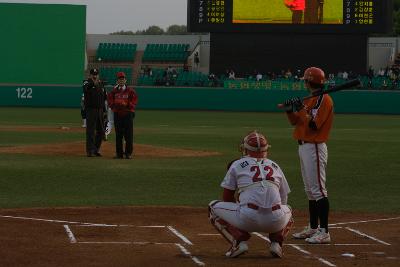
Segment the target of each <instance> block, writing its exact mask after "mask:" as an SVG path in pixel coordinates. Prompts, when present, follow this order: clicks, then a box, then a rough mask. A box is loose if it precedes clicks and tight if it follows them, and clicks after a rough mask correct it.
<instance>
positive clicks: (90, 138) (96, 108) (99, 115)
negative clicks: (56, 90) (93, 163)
mask: <svg viewBox="0 0 400 267" xmlns="http://www.w3.org/2000/svg"><path fill="white" fill-rule="evenodd" d="M98 74H99V73H98V70H97V69H91V70H90V78H89V79H87V80H85V81H84V82H83V93H84V99H85V100H84V101H85V113H86V124H87V126H86V153H87V156H88V157H94V156H97V157H100V156H101V154H100V146H101V142H102V140H103V138H104V120H103V113H104V108H105V100H106V97H107V96H106V92H105V90H104V87H103V84H102V83H101V81H100V80H99V79H98V78H97V75H98Z"/></svg>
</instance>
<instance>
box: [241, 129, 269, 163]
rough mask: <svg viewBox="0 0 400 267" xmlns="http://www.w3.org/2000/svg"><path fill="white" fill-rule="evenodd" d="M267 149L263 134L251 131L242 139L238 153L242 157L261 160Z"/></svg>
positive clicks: (267, 145)
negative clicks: (247, 156) (240, 153)
mask: <svg viewBox="0 0 400 267" xmlns="http://www.w3.org/2000/svg"><path fill="white" fill-rule="evenodd" d="M269 147H270V145H269V144H268V141H267V138H265V136H264V135H263V134H261V133H259V132H257V131H252V132H250V133H249V134H247V135H246V136H245V137H244V138H243V140H242V143H241V144H240V151H241V152H242V154H243V155H249V156H251V157H258V158H262V157H264V152H267V151H268V148H269Z"/></svg>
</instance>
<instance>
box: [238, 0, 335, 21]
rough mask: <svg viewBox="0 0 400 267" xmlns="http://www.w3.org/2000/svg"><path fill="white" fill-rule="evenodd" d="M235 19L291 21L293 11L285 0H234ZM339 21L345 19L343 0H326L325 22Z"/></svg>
mask: <svg viewBox="0 0 400 267" xmlns="http://www.w3.org/2000/svg"><path fill="white" fill-rule="evenodd" d="M233 19H234V20H245V21H249V22H257V21H262V22H265V23H268V22H270V23H274V21H275V22H276V21H287V22H291V20H292V12H291V11H290V9H288V8H287V7H286V6H285V5H284V1H283V0H278V1H265V0H233ZM338 21H341V22H342V21H343V1H342V0H329V1H325V3H324V22H325V23H338Z"/></svg>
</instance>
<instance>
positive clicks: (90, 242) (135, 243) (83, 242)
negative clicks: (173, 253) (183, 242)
mask: <svg viewBox="0 0 400 267" xmlns="http://www.w3.org/2000/svg"><path fill="white" fill-rule="evenodd" d="M77 243H79V244H111V245H175V244H176V243H161V242H133V241H80V242H77Z"/></svg>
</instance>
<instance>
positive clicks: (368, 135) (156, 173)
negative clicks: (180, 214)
mask: <svg viewBox="0 0 400 267" xmlns="http://www.w3.org/2000/svg"><path fill="white" fill-rule="evenodd" d="M0 112H1V114H2V116H1V118H0V125H7V126H12V125H25V126H26V125H35V126H39V127H40V126H43V127H49V126H54V127H60V126H62V125H65V126H70V127H74V126H75V127H79V126H80V115H79V110H74V109H39V108H38V109H34V108H0ZM399 125H400V116H377V115H336V117H335V121H334V128H333V130H332V133H331V139H330V141H329V142H328V148H329V162H328V175H327V185H328V192H329V198H330V202H331V208H332V210H338V211H364V212H392V213H400V208H399V205H398V203H399V201H400V197H399V192H400V160H399V151H400V141H399V138H398V136H400V127H399ZM253 129H259V130H260V131H262V132H263V133H265V135H266V136H267V138H268V140H269V142H270V143H271V144H272V149H271V152H270V158H271V159H272V160H275V161H276V162H277V163H278V164H279V165H280V166H281V168H282V169H283V171H284V172H285V174H286V177H287V179H288V181H289V184H290V186H291V189H292V193H291V194H290V196H289V202H290V204H291V205H292V206H293V207H294V208H298V209H305V208H307V200H306V197H305V193H304V190H303V183H302V179H301V176H300V166H299V160H298V156H297V144H296V142H295V141H294V140H293V139H292V138H291V133H292V129H291V128H290V126H289V124H288V122H287V119H286V116H285V115H284V114H279V113H275V114H272V113H239V112H195V111H181V112H180V111H142V110H139V111H138V112H137V117H136V119H135V143H139V144H149V145H154V146H163V147H174V148H189V149H196V150H209V151H217V152H220V153H221V155H219V156H212V157H191V158H179V157H176V158H134V159H133V160H131V161H128V160H112V159H109V158H94V159H93V158H86V157H83V156H82V157H76V156H70V157H68V156H61V155H60V156H45V155H24V154H6V153H1V152H0V173H1V174H0V185H1V190H0V207H1V208H14V207H48V206H111V205H187V206H205V205H207V203H208V202H209V201H210V200H213V199H217V198H220V195H221V191H222V189H221V188H220V187H219V184H220V182H221V180H222V178H223V176H224V175H225V166H226V163H227V162H228V161H230V160H231V159H234V158H237V157H238V156H239V152H238V150H237V146H238V143H239V142H240V139H241V137H242V136H243V135H244V134H245V133H247V132H248V131H250V130H253ZM113 137H114V135H112V136H111V140H110V142H113ZM84 138H85V137H84V133H76V132H75V133H74V132H67V131H66V132H65V133H64V132H62V133H54V132H26V131H25V132H18V131H0V147H1V146H10V145H13V146H18V145H26V144H43V143H54V142H71V141H79V140H80V141H83V140H84ZM82 150H83V151H84V148H83V147H82Z"/></svg>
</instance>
